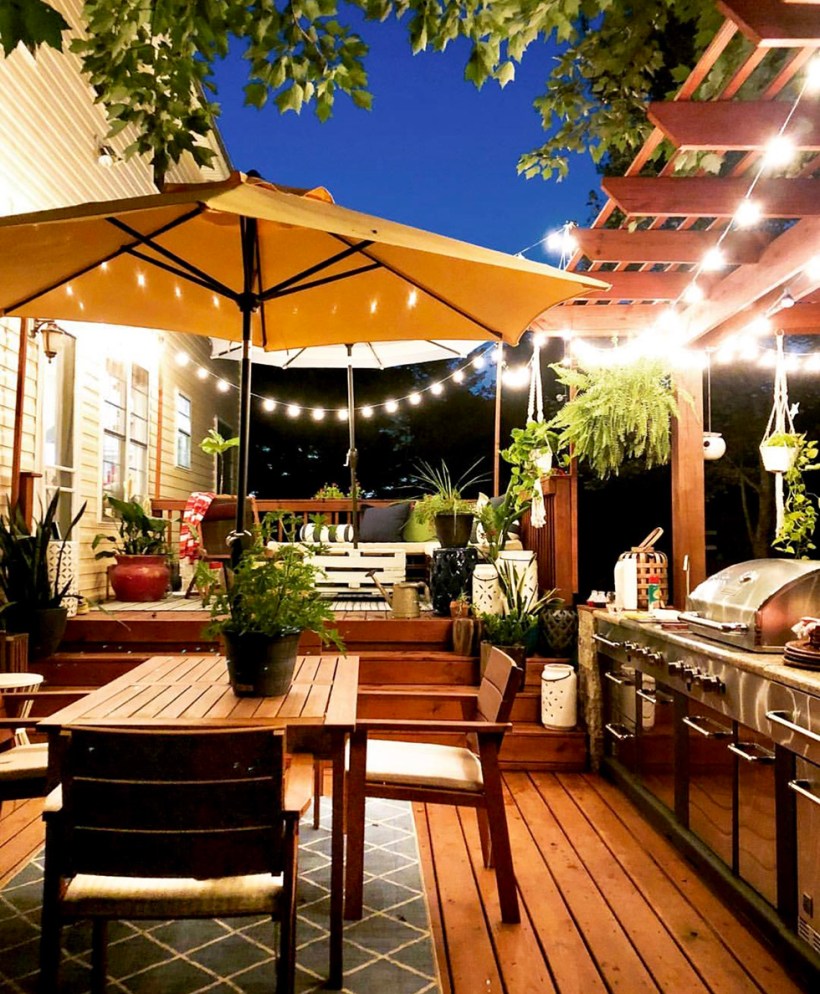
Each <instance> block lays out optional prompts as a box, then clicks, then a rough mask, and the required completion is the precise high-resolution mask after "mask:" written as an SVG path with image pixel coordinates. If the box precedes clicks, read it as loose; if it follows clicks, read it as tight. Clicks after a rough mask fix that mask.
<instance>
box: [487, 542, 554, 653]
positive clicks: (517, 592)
mask: <svg viewBox="0 0 820 994" xmlns="http://www.w3.org/2000/svg"><path fill="white" fill-rule="evenodd" d="M496 569H497V570H498V579H499V581H500V582H501V590H502V593H503V594H504V611H503V612H502V613H501V614H481V615H480V619H481V625H482V631H483V637H484V640H485V641H487V642H492V644H493V645H528V644H530V643H531V642H533V641H534V640H535V638H536V635H537V632H538V622H539V619H540V617H541V615H542V613H543V612H544V611H546V610H548V609H549V608H552V607H558V606H560V605H561V604H563V600H562V599H561V598H560V597H556V595H555V590H548V591H546V592H545V593H543V594H541V595H540V596H539V595H538V593H537V592H533V591H529V590H527V577H526V574H525V573H524V572H523V571H519V570H516V569H515V567H514V566H513V564H512V563H508V562H504V560H499V561H498V562H497V563H496Z"/></svg>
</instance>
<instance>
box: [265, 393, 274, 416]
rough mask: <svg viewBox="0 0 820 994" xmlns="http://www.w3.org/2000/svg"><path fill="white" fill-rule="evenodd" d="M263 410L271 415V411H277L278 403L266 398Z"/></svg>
mask: <svg viewBox="0 0 820 994" xmlns="http://www.w3.org/2000/svg"><path fill="white" fill-rule="evenodd" d="M262 410H263V411H267V412H268V413H269V414H270V412H271V411H275V410H276V401H275V400H272V399H271V398H270V397H266V398H265V399H264V400H263V401H262Z"/></svg>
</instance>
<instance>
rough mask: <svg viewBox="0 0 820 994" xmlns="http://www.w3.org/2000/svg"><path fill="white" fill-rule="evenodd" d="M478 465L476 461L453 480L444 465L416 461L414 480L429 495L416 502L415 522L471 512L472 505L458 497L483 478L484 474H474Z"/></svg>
mask: <svg viewBox="0 0 820 994" xmlns="http://www.w3.org/2000/svg"><path fill="white" fill-rule="evenodd" d="M480 463H481V460H480V459H477V460H476V461H475V462H474V463H473V464H472V465H471V466H470V467H469V468H468V469H467V470H465V472H464V473H462V475H461V476H460V477H459V478H458V479H457V480H453V478H452V476H451V474H450V470H449V469H448V467H447V464H446V463H445V462H442V463H441V465H440V466H431V465H430V463H428V462H425V461H423V460H422V461H421V462H419V463H418V464H417V466H416V473H415V476H414V479H415V480H416V481H417V482H418V483H420V484H422V485H423V486H424V487H425V488H426V489H427V490H428V491H430V492H429V493H427V494H425V495H423V496H422V497H421V498H419V499H418V500H417V502H416V505H415V515H416V518H417V519H418V520H419V521H430V520H431V519H432V518H435V517H436V515H438V514H452V515H456V514H473V513H475V507H476V502H475V501H474V500H468V499H467V498H465V497H463V496H462V495H463V493H464V491H465V490H466V489H467V488H468V487H471V486H475V485H476V484H477V483H480V482H481V481H482V480H484V479H486V474H482V473H475V472H474V470H475V469H476V467H477V466H478V465H479V464H480Z"/></svg>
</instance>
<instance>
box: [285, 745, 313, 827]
mask: <svg viewBox="0 0 820 994" xmlns="http://www.w3.org/2000/svg"><path fill="white" fill-rule="evenodd" d="M312 800H313V756H312V755H310V753H306V752H300V753H295V754H294V755H292V756H291V757H290V765H289V766H288V769H287V771H286V773H285V807H284V810H285V811H286V812H291V813H294V814H296V815H303V814H304V813H305V811H307V809H308V808H309V807H310V802H311V801H312Z"/></svg>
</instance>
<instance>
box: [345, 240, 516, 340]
mask: <svg viewBox="0 0 820 994" xmlns="http://www.w3.org/2000/svg"><path fill="white" fill-rule="evenodd" d="M328 234H329V235H330V237H331V238H335V239H337V241H340V242H342V243H343V244H345V245H349V244H350V243H349V242H348V241H347V239H346V238H345V237H344V236H343V235H337V234H336V233H335V232H333V231H329V232H328ZM370 244H371V245H372V244H373V242H371V243H370ZM367 248H369V246H367V245H366V246H364V247H359V249H358V251H359V252H361V253H362V255H364V256H366V258H368V259H372V260H373V261H374V262H375V263H377V264H378V265H379V266H381V267H382V268H383V269H386V270H387V271H388V272H389V273H392V274H393V275H394V276H398V278H399V279H401V280H404V281H405V283H409V284H410V286H414V287H416V288H417V289H419V290H421V292H422V293H426V294H427V296H428V297H432V298H433V300H436V301H438V302H439V303H440V304H442V305H443V306H444V307H446V308H448V309H449V310H451V311H454V312H455V313H456V314H458V315H460V316H461V317H463V318H466V319H467V320H468V321H470V322H471V323H472V324H474V325H476V327H478V328H481V330H482V331H486V332H487V334H488V335H492V337H493V338H495V339H497V340H498V341H502V340H503V337H504V336H503V334H502V333H501V332H500V331H497V330H496V329H495V328H491V327H490V326H489V325H488V324H485V323H484V322H483V321H479V319H478V318H477V317H475V315H473V314H470V313H469V312H468V311H465V310H464V308H462V307H458V306H456V305H455V304H454V303H452V301H449V300H447V299H446V298H444V297H442V296H441V294H440V293H436V291H435V290H431V289H430V287H428V286H424V284H423V283H419V282H418V280H414V279H413V277H412V276H407V275H406V274H405V273H403V272H402V271H401V270H400V269H397V268H396V267H395V266H391V265H390V263H389V262H385V261H384V260H383V259H378V258H376V256H374V255H372V254H371V253H370V252H368V251H367Z"/></svg>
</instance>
